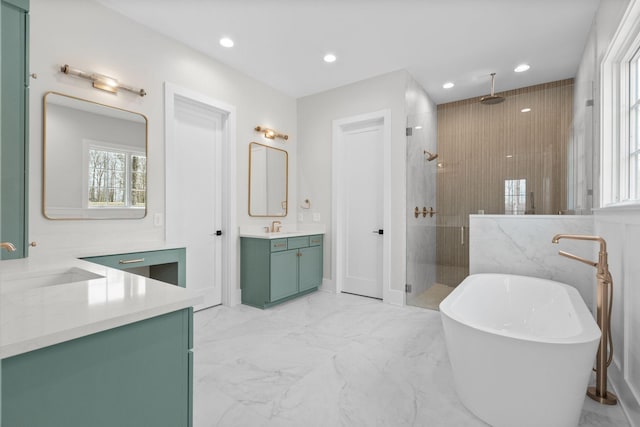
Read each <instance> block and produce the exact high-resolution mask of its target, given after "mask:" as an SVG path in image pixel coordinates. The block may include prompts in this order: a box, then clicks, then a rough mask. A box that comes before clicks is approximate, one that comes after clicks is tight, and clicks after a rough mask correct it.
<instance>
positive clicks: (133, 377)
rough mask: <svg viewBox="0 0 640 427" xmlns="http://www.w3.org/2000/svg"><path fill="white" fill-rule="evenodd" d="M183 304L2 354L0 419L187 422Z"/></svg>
mask: <svg viewBox="0 0 640 427" xmlns="http://www.w3.org/2000/svg"><path fill="white" fill-rule="evenodd" d="M190 316H192V314H191V311H190V310H189V309H183V310H178V311H174V312H172V313H168V314H164V315H161V316H158V317H153V318H151V319H147V320H142V321H139V322H136V323H132V324H129V325H125V326H121V327H118V328H114V329H109V330H106V331H103V332H99V333H96V334H92V335H88V336H85V337H81V338H77V339H74V340H71V341H67V342H63V343H60V344H56V345H52V346H49V347H45V348H42V349H39V350H35V351H31V352H29V353H24V354H21V355H17V356H13V357H10V358H7V359H4V360H2V394H1V396H2V418H1V420H0V424H1V425H2V427H23V426H29V427H87V426H91V427H114V426H118V427H127V426H131V427H134V426H135V427H143V426H153V427H181V426H183V427H189V426H191V424H192V400H193V399H192V395H191V393H192V373H193V366H192V364H193V357H192V353H191V345H190V343H191V341H192V340H191V338H190V336H191V334H192V331H191V329H190V325H191V319H190Z"/></svg>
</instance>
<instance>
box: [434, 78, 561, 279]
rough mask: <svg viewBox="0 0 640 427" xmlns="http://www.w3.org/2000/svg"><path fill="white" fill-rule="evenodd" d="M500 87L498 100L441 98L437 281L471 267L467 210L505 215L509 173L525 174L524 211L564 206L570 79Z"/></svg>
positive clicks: (548, 211) (512, 175)
mask: <svg viewBox="0 0 640 427" xmlns="http://www.w3.org/2000/svg"><path fill="white" fill-rule="evenodd" d="M499 81H500V80H499V76H498V79H497V84H498V85H499ZM499 94H500V95H501V96H504V97H505V101H504V102H503V103H501V104H496V105H482V104H480V103H479V99H478V98H473V99H467V100H464V101H457V102H452V103H448V104H441V105H438V152H439V158H438V160H439V167H438V173H437V202H436V203H437V206H438V211H439V212H440V214H439V215H438V216H437V247H438V252H437V264H438V266H439V267H438V274H437V281H438V282H439V283H443V284H446V285H450V286H455V285H457V284H458V283H459V282H460V281H461V280H462V279H463V278H464V277H465V276H466V275H467V274H468V272H469V270H468V266H469V258H468V256H469V255H468V250H467V247H468V243H469V242H468V227H469V214H477V213H485V214H504V213H505V181H506V180H523V179H524V180H526V190H525V192H524V194H525V195H526V196H525V198H526V204H525V206H524V207H523V208H522V213H529V214H533V213H535V214H557V213H558V212H559V211H564V210H566V198H567V194H566V192H567V183H566V180H567V178H566V176H567V151H568V143H569V140H570V138H571V124H572V123H571V120H572V103H573V80H572V79H568V80H562V81H558V82H552V83H546V84H541V85H537V86H531V87H526V88H522V89H516V90H512V91H508V92H503V93H499ZM524 108H529V109H530V111H528V112H522V109H524Z"/></svg>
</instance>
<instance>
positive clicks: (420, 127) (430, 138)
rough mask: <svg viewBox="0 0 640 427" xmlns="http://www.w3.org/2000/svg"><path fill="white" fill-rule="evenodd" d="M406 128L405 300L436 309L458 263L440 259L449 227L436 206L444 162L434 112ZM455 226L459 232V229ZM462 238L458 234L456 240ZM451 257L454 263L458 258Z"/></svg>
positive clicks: (416, 118)
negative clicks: (441, 241)
mask: <svg viewBox="0 0 640 427" xmlns="http://www.w3.org/2000/svg"><path fill="white" fill-rule="evenodd" d="M407 128H408V129H409V130H408V132H407V207H406V209H407V260H406V269H407V284H408V285H409V286H408V290H407V300H406V302H407V304H408V305H414V306H419V307H424V308H431V309H437V308H438V304H439V303H440V301H441V300H442V299H443V298H444V297H445V296H446V295H448V294H449V292H451V290H453V287H451V286H447V285H446V284H445V283H444V282H442V279H443V278H446V277H447V276H448V275H450V271H452V270H455V269H456V266H454V265H444V264H443V265H439V259H441V260H442V258H443V257H442V254H441V253H439V252H438V250H439V246H438V239H439V235H442V234H443V231H444V230H445V228H446V227H445V226H444V225H442V224H440V223H439V221H441V220H440V215H441V213H440V212H439V209H438V205H437V191H436V185H437V176H438V174H439V173H440V169H441V166H442V162H441V158H440V156H439V155H438V150H437V141H436V138H437V132H436V126H435V114H433V113H425V114H421V115H414V116H409V117H408V118H407ZM450 221H452V220H450ZM453 222H454V223H457V222H459V221H455V220H453ZM454 229H455V230H457V231H458V232H459V228H456V227H454ZM459 238H460V236H459V235H458V236H457V237H456V239H458V240H457V241H459ZM452 259H453V260H454V262H455V259H456V257H453V258H452ZM446 261H448V259H447V260H446ZM458 268H461V267H458ZM457 283H459V282H457ZM457 283H455V284H457Z"/></svg>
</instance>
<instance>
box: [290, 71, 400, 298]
mask: <svg viewBox="0 0 640 427" xmlns="http://www.w3.org/2000/svg"><path fill="white" fill-rule="evenodd" d="M408 77H409V74H408V73H407V72H406V71H395V72H392V73H388V74H384V75H381V76H377V77H373V78H370V79H367V80H363V81H360V82H357V83H353V84H350V85H347V86H343V87H340V88H337V89H333V90H329V91H326V92H322V93H319V94H315V95H310V96H306V97H303V98H299V99H298V110H297V111H298V130H299V131H298V175H297V176H298V199H299V200H305V199H309V200H310V201H311V209H308V210H305V209H301V208H300V207H299V206H298V208H297V211H298V213H299V214H302V216H303V220H302V221H301V222H303V223H311V222H313V214H314V213H318V214H320V222H322V223H324V224H325V225H326V228H327V234H325V241H324V277H325V278H326V279H331V280H335V272H334V270H333V268H332V265H331V244H332V242H331V226H332V224H331V196H332V195H331V172H332V168H331V141H332V121H333V120H335V119H341V118H345V117H349V116H355V115H359V114H366V113H371V112H375V111H380V110H383V109H390V110H391V146H392V148H391V181H392V182H391V188H392V191H391V230H385V237H386V236H388V237H389V238H390V239H391V240H390V244H391V289H394V290H401V289H403V288H404V283H405V253H406V245H405V242H406V239H405V205H406V203H405V169H406V136H405V127H406V106H405V90H406V85H407V79H408Z"/></svg>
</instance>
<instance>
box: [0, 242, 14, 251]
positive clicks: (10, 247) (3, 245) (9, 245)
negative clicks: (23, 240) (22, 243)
mask: <svg viewBox="0 0 640 427" xmlns="http://www.w3.org/2000/svg"><path fill="white" fill-rule="evenodd" d="M0 248H2V249H5V250H7V251H8V252H15V251H16V247H15V245H14V244H13V243H11V242H2V243H0Z"/></svg>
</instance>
